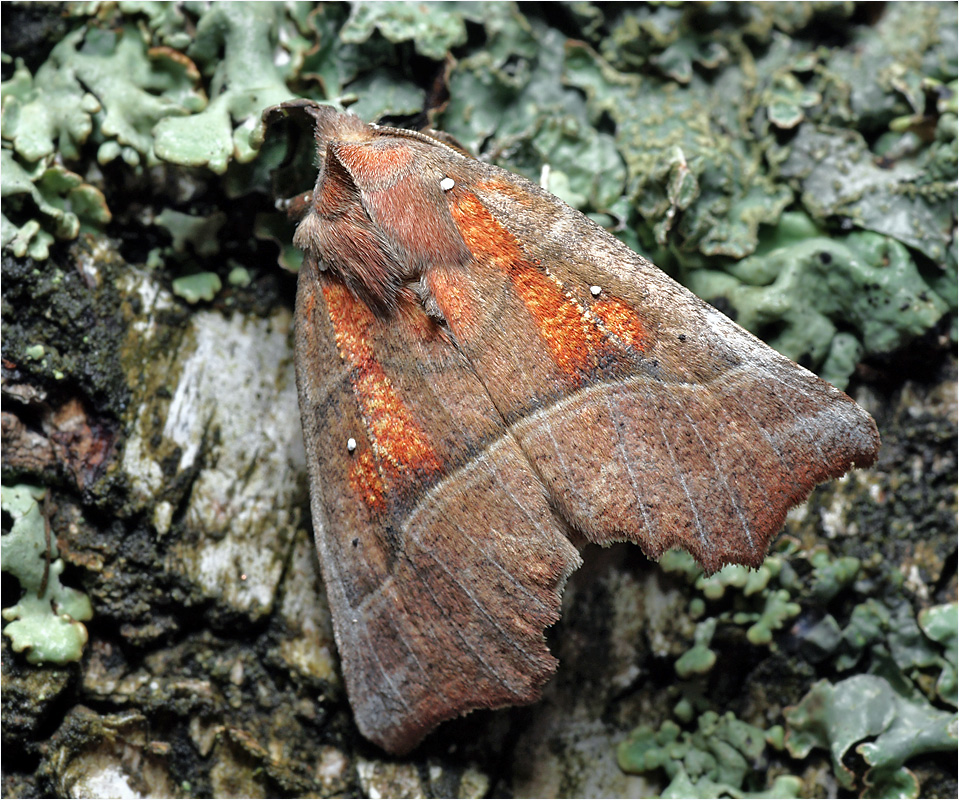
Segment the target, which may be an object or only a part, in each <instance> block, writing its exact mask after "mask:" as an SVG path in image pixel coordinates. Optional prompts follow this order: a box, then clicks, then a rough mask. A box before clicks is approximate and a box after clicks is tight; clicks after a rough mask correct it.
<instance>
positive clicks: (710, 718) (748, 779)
mask: <svg viewBox="0 0 959 800" xmlns="http://www.w3.org/2000/svg"><path fill="white" fill-rule="evenodd" d="M781 740H782V730H781V729H780V728H776V727H774V728H773V729H771V730H769V731H763V730H761V729H760V728H757V727H755V726H754V725H749V724H747V723H745V722H743V721H742V720H740V719H737V718H736V716H735V715H734V714H732V713H731V712H727V713H726V714H723V715H722V716H720V715H719V714H717V713H715V712H713V711H708V712H706V713H705V714H703V715H702V716H700V717H699V719H698V721H697V730H695V731H693V732H688V731H683V730H682V729H681V728H680V727H679V726H678V725H676V724H675V723H673V722H666V723H664V724H663V725H662V727H661V728H660V729H659V730H658V731H657V730H654V729H653V728H651V727H649V726H648V725H642V726H640V727H639V728H637V729H636V730H634V731H633V732H632V733H631V734H630V735H629V737H628V738H627V739H626V740H625V741H623V742H622V743H621V744H620V746H619V749H618V750H617V753H616V755H617V759H618V761H619V766H620V768H621V769H622V770H624V771H625V772H635V773H644V772H651V771H654V770H659V769H661V770H663V771H664V772H665V773H666V777H667V778H669V783H668V785H667V786H666V787H665V788H664V789H663V791H662V793H661V794H660V797H706V798H712V797H744V798H746V797H757V798H758V797H799V796H800V795H799V792H800V790H801V789H802V781H801V780H800V779H799V778H797V777H795V776H792V775H779V776H778V777H776V778H775V779H774V781H773V783H772V785H769V786H761V785H760V786H756V783H757V782H758V781H759V780H763V779H764V776H763V773H761V772H758V771H757V770H756V769H755V766H754V765H755V764H757V763H758V762H759V761H760V759H761V758H762V757H763V755H764V753H765V751H766V749H767V747H772V748H781V746H782V745H781Z"/></svg>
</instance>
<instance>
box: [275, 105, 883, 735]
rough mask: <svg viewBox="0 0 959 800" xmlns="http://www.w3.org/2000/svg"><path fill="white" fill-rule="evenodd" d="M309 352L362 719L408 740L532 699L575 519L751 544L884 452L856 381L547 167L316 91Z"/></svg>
mask: <svg viewBox="0 0 959 800" xmlns="http://www.w3.org/2000/svg"><path fill="white" fill-rule="evenodd" d="M266 114H267V118H268V119H275V118H276V117H279V116H287V115H293V114H305V115H307V116H308V117H309V118H310V119H311V120H312V124H313V126H314V130H315V134H314V135H315V141H316V147H317V151H318V158H319V164H320V168H319V176H318V177H317V179H316V184H315V187H314V189H313V191H312V194H311V195H307V196H306V197H305V198H303V202H301V204H300V208H301V211H302V218H301V220H300V222H299V224H298V227H297V230H296V234H295V239H294V242H295V244H296V245H297V246H298V247H299V248H301V249H302V250H303V252H304V256H305V257H304V263H303V267H302V269H301V271H300V275H299V279H298V287H297V298H296V377H297V387H298V392H299V401H300V413H301V417H302V424H303V435H304V439H305V442H306V450H307V457H308V462H309V473H310V485H311V506H312V515H313V524H314V528H315V535H316V546H317V550H318V553H319V558H320V562H321V565H322V573H323V579H324V582H325V585H326V591H327V595H328V598H329V603H330V608H331V610H332V613H333V623H334V630H335V635H336V641H337V645H338V648H339V653H340V658H341V661H342V665H343V674H344V676H345V680H346V686H347V691H348V694H349V697H350V701H351V703H352V707H353V710H354V713H355V717H356V722H357V724H358V726H359V729H360V731H361V732H362V733H363V734H364V735H365V736H366V737H367V738H368V739H370V740H372V741H373V742H375V743H376V744H378V745H380V746H381V747H382V748H384V749H385V750H387V751H389V752H391V753H397V754H402V753H405V752H407V751H409V750H411V749H412V748H413V747H415V746H416V745H417V744H418V743H419V742H420V741H421V739H422V738H423V737H424V736H425V735H426V734H427V733H428V732H429V731H430V730H432V729H433V728H434V727H435V726H436V725H438V724H439V723H440V722H442V721H444V720H447V719H450V718H452V717H455V716H457V715H460V714H463V713H466V712H468V711H470V710H472V709H477V708H497V707H501V706H506V705H513V704H524V703H530V702H533V701H534V700H536V699H537V698H538V697H539V694H540V691H541V688H542V686H543V684H544V683H545V682H546V681H547V679H548V678H549V677H550V676H551V675H552V673H553V672H554V671H555V669H556V666H557V662H556V659H554V658H553V656H552V655H551V654H550V653H549V650H548V649H547V646H546V642H545V636H544V632H545V629H546V628H547V627H548V626H549V625H552V624H553V623H554V622H556V621H557V619H558V617H559V612H560V596H561V593H562V591H563V585H564V583H565V581H566V579H567V577H568V576H569V575H570V573H571V572H572V571H573V570H575V569H576V568H577V567H578V566H579V564H580V555H579V551H578V549H577V547H575V546H574V545H573V543H572V541H571V539H572V540H574V541H584V540H585V541H587V542H595V543H598V544H600V545H609V544H611V543H613V542H620V541H630V542H635V543H636V544H638V545H639V546H640V547H641V548H642V549H643V551H644V552H645V553H646V554H647V555H648V556H649V557H651V558H654V559H655V558H658V557H659V556H660V555H661V554H662V553H663V552H664V551H665V550H667V549H669V548H673V547H681V548H683V549H685V550H687V551H689V552H690V553H691V554H692V555H693V556H694V557H695V558H696V560H697V561H698V562H699V563H700V564H701V565H702V566H703V567H704V568H705V569H706V570H708V571H714V570H716V569H718V568H720V567H721V566H723V565H724V564H727V563H739V564H747V565H750V566H758V565H759V564H760V563H761V562H762V560H763V558H764V556H765V554H766V550H767V546H768V545H769V542H770V539H771V538H772V537H773V535H774V534H776V533H777V532H778V531H779V529H780V527H781V526H782V524H783V520H784V518H785V515H786V512H787V510H788V509H789V508H790V507H791V506H793V505H795V504H796V503H799V502H801V501H803V500H804V499H805V498H806V497H807V495H808V494H809V492H810V491H811V490H812V488H813V487H814V486H815V485H816V484H818V483H820V482H822V481H824V480H827V479H829V478H835V477H838V476H840V475H842V474H844V473H845V472H846V471H847V470H849V469H850V468H852V467H854V466H867V465H870V464H872V463H873V462H874V461H875V459H876V456H877V453H878V449H879V435H878V432H877V430H876V426H875V423H874V422H873V420H872V418H871V417H870V416H869V415H868V414H867V413H866V412H865V411H863V410H862V409H861V408H860V407H859V406H858V405H856V403H855V402H853V401H852V400H851V399H850V398H849V397H848V396H846V395H845V394H843V393H842V392H841V391H839V390H838V389H835V388H834V387H832V386H831V385H829V384H828V383H826V382H825V381H823V380H820V379H819V378H818V377H816V376H815V375H813V374H811V373H810V372H808V371H806V370H805V369H803V368H802V367H800V366H798V365H797V364H795V363H793V362H792V361H790V360H789V359H787V358H785V357H783V356H782V355H780V354H778V353H777V352H775V351H774V350H772V349H771V348H770V347H768V346H767V345H765V344H764V343H763V342H761V341H760V340H759V339H757V338H756V337H754V336H753V335H752V334H750V333H748V332H746V331H745V330H743V329H742V328H740V327H739V326H738V325H736V324H735V323H733V322H732V321H731V320H729V319H728V318H727V317H725V316H723V315H722V314H721V313H719V312H718V311H716V310H715V309H714V308H712V307H711V306H709V305H708V304H706V303H704V302H702V301H701V300H699V299H698V298H697V297H695V296H694V295H693V294H691V293H690V292H689V291H687V290H686V289H684V288H683V287H681V286H680V285H679V284H678V283H676V282H674V281H673V280H672V279H671V278H669V277H668V276H666V275H665V274H664V273H662V272H661V271H660V270H659V269H657V268H656V267H655V266H654V265H653V264H652V263H650V262H649V261H647V260H646V259H645V258H643V257H642V256H640V255H637V254H636V253H634V252H633V251H631V250H630V249H629V248H628V247H626V245H624V244H623V243H622V242H620V241H619V240H618V239H616V238H615V237H614V236H612V235H610V234H609V233H607V232H606V231H605V230H603V229H602V228H601V227H599V226H598V225H596V224H594V223H593V222H592V221H590V220H589V219H587V218H586V217H585V216H583V215H582V214H580V213H579V212H577V211H575V210H574V209H572V208H570V207H569V206H567V205H566V204H565V203H563V202H562V201H560V200H559V199H558V198H556V197H554V196H553V195H551V194H549V193H548V192H546V191H544V190H543V189H541V188H540V187H539V186H537V185H535V184H534V183H531V182H530V181H528V180H526V179H525V178H522V177H520V176H518V175H514V174H513V173H511V172H507V171H506V170H503V169H500V168H498V167H495V166H492V165H490V164H486V163H483V162H481V161H479V160H476V159H475V158H473V157H471V156H470V155H469V154H467V153H466V152H465V151H463V150H462V149H461V148H459V147H458V146H457V145H456V144H455V143H452V142H450V141H448V140H447V139H446V138H445V137H443V136H442V135H440V134H436V135H433V134H427V133H419V132H414V131H408V130H400V129H395V128H388V127H379V126H376V125H369V124H366V123H364V122H363V121H361V120H360V119H359V118H357V117H355V116H352V115H350V114H346V113H339V112H337V111H336V110H334V109H333V108H331V107H329V106H325V105H319V104H316V103H313V102H311V101H306V100H297V101H292V102H289V103H284V104H282V105H280V106H276V107H274V108H272V109H269V110H268V111H267V112H266Z"/></svg>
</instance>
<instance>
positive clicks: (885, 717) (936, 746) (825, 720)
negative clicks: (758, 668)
mask: <svg viewBox="0 0 959 800" xmlns="http://www.w3.org/2000/svg"><path fill="white" fill-rule="evenodd" d="M785 715H786V721H787V723H788V726H789V728H788V735H787V738H786V746H787V747H788V749H789V752H790V753H791V754H792V755H793V756H794V757H796V758H804V757H806V756H807V755H808V754H809V753H810V752H811V751H812V749H813V748H814V747H823V748H825V749H827V750H829V752H830V754H831V755H832V762H833V770H834V772H835V774H836V777H837V778H838V779H839V782H840V784H841V785H842V786H843V787H845V788H846V789H852V788H854V787H855V785H856V776H855V774H854V773H853V771H852V770H851V769H849V768H848V767H847V766H846V765H845V764H843V758H844V756H845V755H846V753H847V751H848V750H849V749H850V748H851V747H853V745H856V744H857V743H859V744H858V746H857V747H856V751H857V752H858V753H859V754H860V755H861V756H862V757H863V759H865V761H866V763H867V764H869V767H870V768H869V770H868V771H867V772H866V773H865V774H864V775H863V777H862V781H863V785H864V786H865V788H866V791H867V792H868V793H869V794H868V796H871V797H918V796H919V781H918V780H917V779H916V776H915V775H914V774H913V773H912V772H911V771H910V770H909V769H907V768H906V767H905V766H904V765H905V763H906V762H907V761H908V760H909V759H911V758H913V757H915V756H917V755H920V754H924V753H936V752H953V753H955V751H956V747H957V746H959V738H957V731H956V724H957V722H956V714H955V713H953V712H948V711H941V710H939V709H937V708H935V707H934V706H932V705H931V704H930V703H929V702H928V700H927V699H926V698H925V697H923V696H922V695H921V694H920V693H918V692H916V691H915V690H914V688H913V687H912V686H911V685H909V684H905V685H904V684H903V683H902V682H901V681H890V680H888V679H887V678H886V677H883V676H880V675H854V676H853V677H851V678H847V679H846V680H843V681H840V682H838V683H836V684H832V683H830V682H829V681H826V680H822V681H819V682H818V683H816V684H815V685H814V686H813V688H812V689H811V690H810V691H809V693H808V694H807V695H806V696H805V697H804V698H803V699H802V700H801V701H800V702H799V704H797V705H796V706H793V707H791V708H787V709H786V712H785Z"/></svg>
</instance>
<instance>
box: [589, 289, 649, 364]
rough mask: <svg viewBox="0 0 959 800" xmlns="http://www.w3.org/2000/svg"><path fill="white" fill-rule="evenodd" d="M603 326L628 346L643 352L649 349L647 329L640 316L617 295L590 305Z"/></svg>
mask: <svg viewBox="0 0 959 800" xmlns="http://www.w3.org/2000/svg"><path fill="white" fill-rule="evenodd" d="M590 311H592V312H593V314H595V315H596V317H598V318H599V320H600V321H601V322H602V323H603V327H604V328H605V329H606V330H607V331H608V332H609V333H611V334H612V335H613V336H615V337H616V338H617V339H619V340H620V341H621V342H622V343H623V344H625V345H627V346H628V347H633V348H635V349H636V350H639V352H640V353H645V352H646V351H647V350H648V349H649V345H650V339H649V331H648V330H647V329H646V326H645V325H644V324H643V320H642V318H641V317H640V316H639V315H638V314H637V313H636V312H635V311H634V310H633V309H632V308H631V307H630V306H628V305H627V304H626V303H624V302H623V301H622V300H620V299H619V298H618V297H607V298H605V299H604V300H601V301H600V302H598V303H593V304H592V305H591V306H590Z"/></svg>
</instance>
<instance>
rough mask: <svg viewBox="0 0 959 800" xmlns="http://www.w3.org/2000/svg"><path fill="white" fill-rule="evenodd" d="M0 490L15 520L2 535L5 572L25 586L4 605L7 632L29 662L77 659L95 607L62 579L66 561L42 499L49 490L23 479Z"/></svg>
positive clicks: (81, 651)
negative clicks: (13, 602) (60, 555)
mask: <svg viewBox="0 0 959 800" xmlns="http://www.w3.org/2000/svg"><path fill="white" fill-rule="evenodd" d="M0 491H2V500H0V505H2V508H3V512H4V513H5V514H9V515H10V517H11V518H12V521H13V524H12V526H11V529H10V531H9V532H4V534H3V548H2V564H3V571H4V572H9V573H10V574H11V575H12V576H14V577H15V578H16V579H17V580H18V581H19V582H20V588H21V589H22V590H23V595H22V596H21V598H20V600H19V602H18V603H17V604H16V605H14V606H11V607H10V608H5V609H3V619H4V620H6V621H7V624H6V625H5V626H4V628H3V633H4V635H5V636H8V637H9V638H10V640H11V641H12V643H13V649H14V651H16V652H18V653H22V652H24V651H25V652H26V654H27V661H29V662H30V663H31V664H66V663H68V662H70V661H78V660H79V659H80V657H81V656H82V655H83V647H84V645H85V644H86V642H87V629H86V627H84V625H83V623H84V622H86V621H87V620H89V619H91V618H92V617H93V607H92V606H91V605H90V599H89V598H88V597H87V596H86V595H85V594H83V593H82V592H78V591H76V590H75V589H70V588H68V587H66V586H63V585H62V584H61V583H60V575H61V574H62V572H63V570H64V567H65V564H64V563H63V560H62V559H60V558H58V551H57V544H56V538H55V537H53V536H50V535H48V532H47V528H46V525H47V523H46V521H45V520H44V518H43V514H42V512H41V510H40V506H39V502H38V501H40V500H41V499H42V498H43V496H44V494H45V491H46V490H44V489H40V488H37V487H34V486H27V485H22V484H21V485H17V486H3V487H2V489H0Z"/></svg>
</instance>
